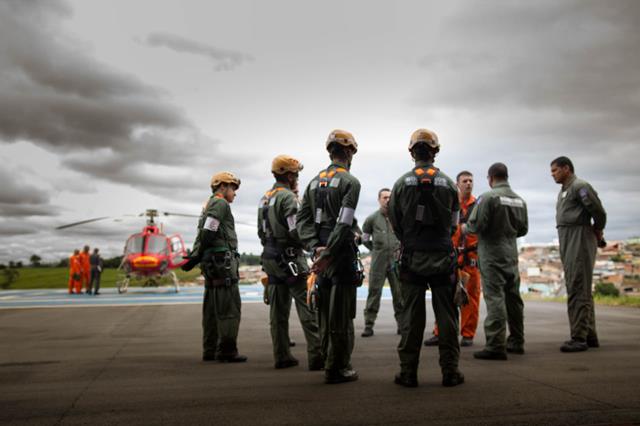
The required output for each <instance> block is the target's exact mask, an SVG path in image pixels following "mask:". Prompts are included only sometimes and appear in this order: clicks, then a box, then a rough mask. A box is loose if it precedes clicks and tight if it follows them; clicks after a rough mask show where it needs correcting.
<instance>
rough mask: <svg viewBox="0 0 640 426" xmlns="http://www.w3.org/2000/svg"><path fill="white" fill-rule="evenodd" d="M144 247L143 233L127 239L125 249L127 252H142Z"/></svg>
mask: <svg viewBox="0 0 640 426" xmlns="http://www.w3.org/2000/svg"><path fill="white" fill-rule="evenodd" d="M143 247H144V237H143V236H142V235H134V236H132V237H130V238H129V239H128V240H127V245H126V247H125V249H124V251H125V253H142V248H143Z"/></svg>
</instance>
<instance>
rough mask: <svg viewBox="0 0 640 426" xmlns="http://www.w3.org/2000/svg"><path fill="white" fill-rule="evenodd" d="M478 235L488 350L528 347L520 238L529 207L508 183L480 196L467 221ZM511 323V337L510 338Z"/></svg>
mask: <svg viewBox="0 0 640 426" xmlns="http://www.w3.org/2000/svg"><path fill="white" fill-rule="evenodd" d="M467 226H468V230H469V232H473V233H475V234H477V235H478V266H479V268H480V276H481V278H482V292H483V294H484V301H485V303H486V305H487V317H486V318H485V320H484V332H485V336H486V339H487V343H486V350H488V351H492V352H501V353H505V352H506V349H507V345H508V346H510V347H514V348H522V347H523V345H524V316H523V309H524V303H523V302H522V297H521V296H520V272H519V271H518V246H517V238H518V237H522V236H524V235H526V234H527V232H528V230H529V221H528V216H527V204H526V203H525V202H524V200H523V199H522V198H520V197H519V196H518V194H516V193H515V192H513V191H512V190H511V187H510V186H509V183H508V182H506V181H502V182H498V183H496V184H495V185H494V186H493V188H492V189H491V191H489V192H486V193H484V194H482V195H481V196H480V197H478V200H477V201H476V205H475V207H474V208H473V210H472V212H471V215H470V216H469V220H468V222H467ZM507 323H508V325H509V338H508V339H506V330H507Z"/></svg>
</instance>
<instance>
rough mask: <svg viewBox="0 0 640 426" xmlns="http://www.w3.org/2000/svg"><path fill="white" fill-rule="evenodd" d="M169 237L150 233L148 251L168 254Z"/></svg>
mask: <svg viewBox="0 0 640 426" xmlns="http://www.w3.org/2000/svg"><path fill="white" fill-rule="evenodd" d="M167 249H168V247H167V239H166V237H164V236H162V237H160V236H157V235H149V236H148V242H147V252H148V253H158V254H168V253H167Z"/></svg>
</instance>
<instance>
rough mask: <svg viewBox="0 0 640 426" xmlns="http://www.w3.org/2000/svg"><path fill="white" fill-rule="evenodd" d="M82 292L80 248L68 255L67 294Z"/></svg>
mask: <svg viewBox="0 0 640 426" xmlns="http://www.w3.org/2000/svg"><path fill="white" fill-rule="evenodd" d="M74 292H75V293H76V294H80V293H82V265H81V263H80V250H78V249H76V250H74V251H73V254H72V255H71V256H70V257H69V294H74Z"/></svg>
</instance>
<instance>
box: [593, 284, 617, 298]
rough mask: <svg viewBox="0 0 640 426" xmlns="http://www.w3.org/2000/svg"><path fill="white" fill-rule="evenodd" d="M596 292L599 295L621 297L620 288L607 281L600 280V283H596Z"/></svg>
mask: <svg viewBox="0 0 640 426" xmlns="http://www.w3.org/2000/svg"><path fill="white" fill-rule="evenodd" d="M595 294H596V295H597V296H613V297H619V296H620V290H618V288H617V287H616V286H615V285H613V284H611V283H605V282H602V281H600V282H599V283H597V284H596V290H595Z"/></svg>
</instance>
